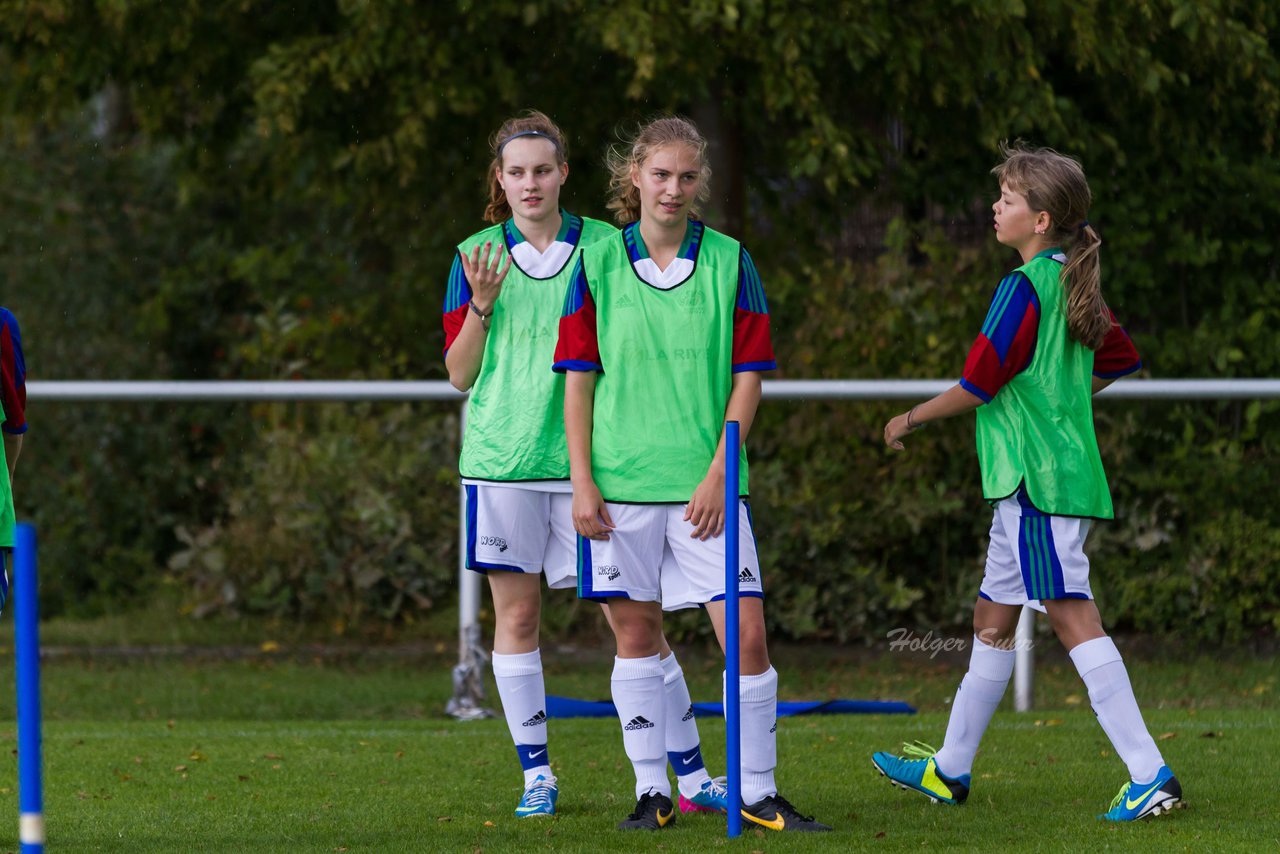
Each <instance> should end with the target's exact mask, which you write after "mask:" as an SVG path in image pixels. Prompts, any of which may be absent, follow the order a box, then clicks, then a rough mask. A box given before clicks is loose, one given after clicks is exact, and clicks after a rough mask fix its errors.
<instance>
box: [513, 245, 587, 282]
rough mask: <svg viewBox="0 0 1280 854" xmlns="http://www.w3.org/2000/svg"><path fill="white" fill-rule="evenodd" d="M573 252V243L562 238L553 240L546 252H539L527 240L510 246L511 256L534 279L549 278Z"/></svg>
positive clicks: (562, 265) (561, 267)
mask: <svg viewBox="0 0 1280 854" xmlns="http://www.w3.org/2000/svg"><path fill="white" fill-rule="evenodd" d="M572 254H573V244H572V243H565V242H564V241H563V240H553V241H552V242H551V245H550V246H548V247H547V251H546V252H539V251H538V249H537V247H535V246H534V245H533V244H532V243H530V242H529V241H527V240H526V241H524V242H523V243H517V244H516V245H515V246H513V247H511V257H512V258H514V259H515V262H516V263H517V264H519V265H520V269H521V270H524V271H525V272H526V273H528V274H529V275H530V276H533V277H534V278H535V279H549V278H551V277H552V276H554V275H555V274H556V273H559V272H560V270H561V269H563V268H564V265H565V264H566V263H567V262H568V261H569V256H570V255H572Z"/></svg>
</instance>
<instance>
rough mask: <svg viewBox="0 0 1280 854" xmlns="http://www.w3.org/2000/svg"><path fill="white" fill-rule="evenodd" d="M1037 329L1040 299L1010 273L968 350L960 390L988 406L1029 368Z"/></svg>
mask: <svg viewBox="0 0 1280 854" xmlns="http://www.w3.org/2000/svg"><path fill="white" fill-rule="evenodd" d="M1039 327H1040V298H1039V297H1037V296H1036V289H1035V287H1034V286H1032V284H1031V280H1030V279H1028V278H1027V277H1026V275H1025V274H1024V273H1020V272H1015V273H1010V274H1009V275H1008V276H1005V277H1004V279H1002V280H1001V282H1000V284H999V285H998V286H997V287H996V292H995V296H993V297H992V298H991V307H990V308H989V309H987V319H986V320H984V321H983V322H982V331H981V332H980V333H978V338H977V340H975V341H974V342H973V346H972V347H970V348H969V356H968V358H966V359H965V362H964V374H963V375H962V376H961V378H960V386H961V388H963V389H965V390H966V391H968V392H969V393H970V394H972V395H974V396H975V397H978V398H979V399H981V400H982V402H983V403H990V402H991V399H992V398H994V397H995V396H996V393H997V392H999V391H1000V389H1002V388H1004V386H1005V384H1006V383H1008V382H1009V380H1011V379H1013V378H1014V377H1015V376H1017V375H1018V374H1019V373H1020V372H1021V371H1023V370H1024V369H1025V368H1026V367H1027V365H1029V364H1031V357H1032V356H1034V355H1035V352H1036V339H1037V338H1038V337H1039Z"/></svg>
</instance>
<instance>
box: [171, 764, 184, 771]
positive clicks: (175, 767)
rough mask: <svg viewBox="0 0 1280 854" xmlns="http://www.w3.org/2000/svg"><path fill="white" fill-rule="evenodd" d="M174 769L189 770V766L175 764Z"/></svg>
mask: <svg viewBox="0 0 1280 854" xmlns="http://www.w3.org/2000/svg"><path fill="white" fill-rule="evenodd" d="M173 770H174V771H186V770H187V766H185V765H175V766H173Z"/></svg>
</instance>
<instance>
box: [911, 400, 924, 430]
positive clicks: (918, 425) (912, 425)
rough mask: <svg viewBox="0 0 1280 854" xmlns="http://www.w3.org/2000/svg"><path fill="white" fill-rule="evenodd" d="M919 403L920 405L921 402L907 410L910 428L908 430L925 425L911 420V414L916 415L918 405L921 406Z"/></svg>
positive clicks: (917, 428)
mask: <svg viewBox="0 0 1280 854" xmlns="http://www.w3.org/2000/svg"><path fill="white" fill-rule="evenodd" d="M919 405H920V404H918V403H917V404H916V405H915V406H913V407H911V408H910V409H908V410H907V429H908V430H919V429H920V428H921V427H923V426H924V425H923V424H913V423H912V422H911V416H912V415H915V413H916V406H919Z"/></svg>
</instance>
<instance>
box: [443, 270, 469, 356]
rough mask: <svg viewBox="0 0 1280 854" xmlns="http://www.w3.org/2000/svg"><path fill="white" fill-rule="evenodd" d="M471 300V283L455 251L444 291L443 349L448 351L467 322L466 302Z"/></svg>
mask: <svg viewBox="0 0 1280 854" xmlns="http://www.w3.org/2000/svg"><path fill="white" fill-rule="evenodd" d="M470 302H471V283H470V282H468V281H467V274H466V273H464V272H463V271H462V259H461V257H460V256H459V255H458V254H457V253H456V252H455V253H454V255H453V268H452V269H451V270H449V287H448V288H447V289H446V290H445V292H444V351H445V352H446V353H448V352H449V348H450V347H452V346H453V342H454V339H456V338H457V337H458V333H459V332H461V331H462V324H464V323H466V322H467V304H468V303H470Z"/></svg>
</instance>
